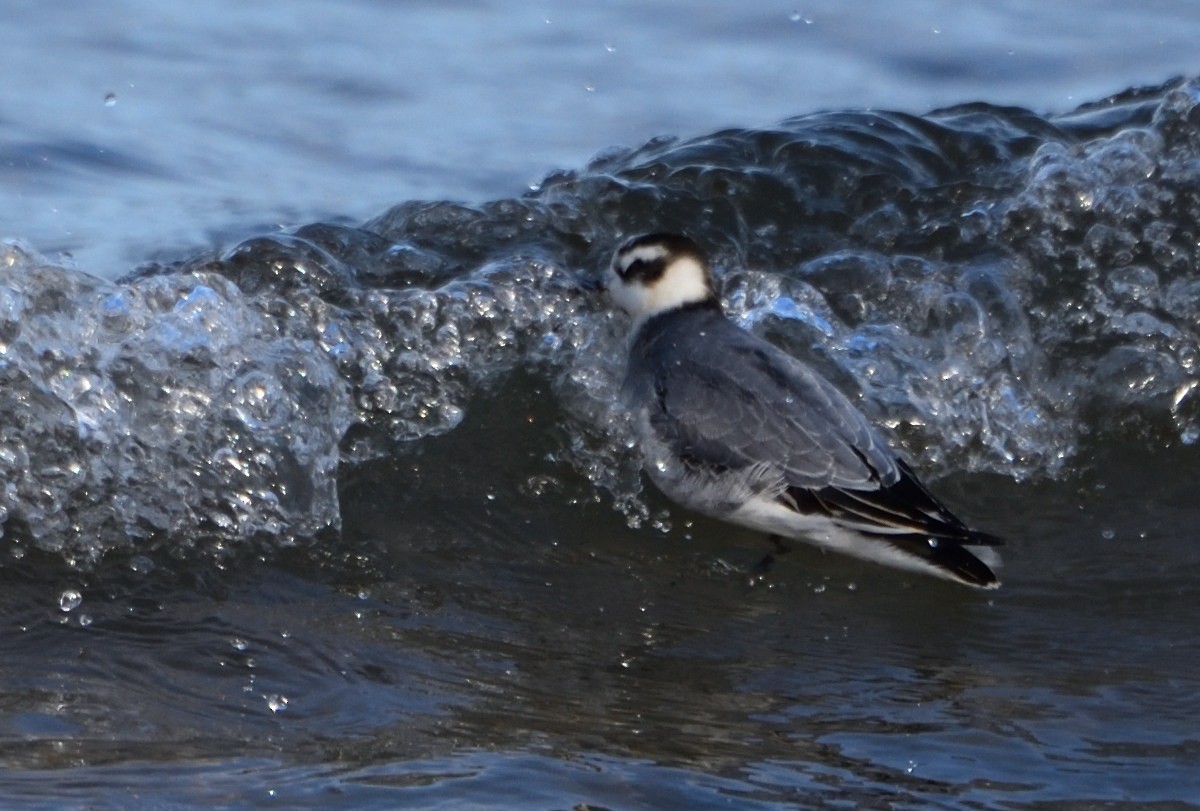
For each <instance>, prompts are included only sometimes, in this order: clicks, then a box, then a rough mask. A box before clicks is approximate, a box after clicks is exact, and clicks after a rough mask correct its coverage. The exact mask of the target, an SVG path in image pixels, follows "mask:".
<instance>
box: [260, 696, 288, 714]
mask: <svg viewBox="0 0 1200 811" xmlns="http://www.w3.org/2000/svg"><path fill="white" fill-rule="evenodd" d="M263 698H265V699H266V700H267V709H269V710H270V711H271V712H274V713H280V712H283V711H284V710H286V709H287V706H288V697H287V696H283V695H279V694H278V693H271V694H270V695H266V696H263Z"/></svg>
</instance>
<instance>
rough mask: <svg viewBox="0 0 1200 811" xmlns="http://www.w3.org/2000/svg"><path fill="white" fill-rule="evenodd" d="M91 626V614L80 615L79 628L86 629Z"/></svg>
mask: <svg viewBox="0 0 1200 811" xmlns="http://www.w3.org/2000/svg"><path fill="white" fill-rule="evenodd" d="M91 624H92V615H91V614H80V615H79V627H80V628H86V627H88V626H89V625H91Z"/></svg>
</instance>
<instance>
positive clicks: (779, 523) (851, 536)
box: [724, 496, 1000, 588]
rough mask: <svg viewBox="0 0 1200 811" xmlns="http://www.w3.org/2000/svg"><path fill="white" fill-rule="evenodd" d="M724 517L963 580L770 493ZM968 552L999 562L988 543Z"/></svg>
mask: <svg viewBox="0 0 1200 811" xmlns="http://www.w3.org/2000/svg"><path fill="white" fill-rule="evenodd" d="M724 518H725V520H726V521H730V522H731V523H734V524H741V525H742V526H744V527H749V528H751V529H757V530H759V531H760V532H766V533H769V534H772V535H781V536H783V537H785V538H791V539H792V540H795V541H804V542H805V543H810V544H813V545H814V546H819V547H821V548H822V549H830V550H832V551H834V552H840V553H842V554H844V555H850V556H852V557H856V558H859V559H860V560H869V561H871V562H873V563H882V564H884V565H886V566H892V567H894V568H897V569H904V570H906V571H910V572H920V573H922V574H931V575H935V576H936V577H941V578H943V579H945V580H950V581H953V582H956V583H961V582H963V581H962V579H961V578H959V577H957V576H955V575H954V574H953V573H952V572H949V571H947V570H945V569H942V568H941V567H938V566H934V565H933V564H931V563H929V562H928V561H925V560H923V559H922V558H919V557H916V556H914V555H910V554H908V553H906V552H904V551H902V550H901V549H899V548H897V547H895V546H892V545H891V544H889V543H887V542H885V541H883V540H879V539H876V538H870V537H867V536H865V535H862V534H860V533H858V532H855V531H854V530H852V529H847V528H845V527H843V526H840V525H838V524H837V522H835V521H833V520H831V519H830V518H828V517H826V516H820V515H804V514H802V513H797V512H796V511H794V510H791V509H789V508H788V507H786V506H784V505H783V504H780V503H779V502H778V501H776V500H775V499H774V498H771V497H769V496H768V497H764V496H754V497H752V498H751V499H749V500H748V501H746V502H745V503H744V504H742V506H740V507H738V508H737V509H736V510H734V511H733V512H731V513H729V514H728V515H726V516H724ZM971 552H972V554H974V555H976V556H977V557H979V558H980V559H981V560H983V562H984V563H985V564H988V565H993V564H998V563H999V561H1000V556H999V555H997V554H995V552H994V551H993V550H992V549H989V548H987V547H978V546H973V547H971ZM980 553H982V554H980ZM989 558H990V560H989ZM972 585H974V584H972ZM997 585H999V584H998V583H997V584H992V585H988V586H984V588H995V587H996V586H997Z"/></svg>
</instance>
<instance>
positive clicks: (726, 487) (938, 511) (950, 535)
mask: <svg viewBox="0 0 1200 811" xmlns="http://www.w3.org/2000/svg"><path fill="white" fill-rule="evenodd" d="M601 286H602V287H603V288H605V289H606V290H607V292H608V295H609V297H610V299H611V300H612V302H613V303H614V304H615V305H616V306H617V307H618V308H620V309H621V310H623V311H624V312H625V313H627V314H628V316H629V318H630V319H631V324H630V337H629V344H628V359H627V365H626V373H625V380H624V384H623V386H622V388H621V396H620V402H621V403H622V404H623V407H624V408H627V409H628V411H629V413H630V417H631V420H632V424H633V426H634V430H635V432H636V435H637V440H638V444H639V446H640V450H641V455H642V463H643V470H645V472H646V473H647V475H648V477H649V479H650V480H651V481H652V482H653V483H654V484H655V486H657V487H658V489H659V490H660V491H662V493H663V494H664V495H666V496H667V497H668V498H669V499H671V500H672V501H674V502H676V503H677V504H679V505H682V506H683V507H685V508H688V509H690V510H694V511H696V512H699V513H701V514H704V515H707V516H710V517H712V518H716V519H719V520H723V521H726V522H729V523H732V524H735V525H740V526H744V527H747V528H750V529H753V530H757V531H760V532H763V533H766V534H768V535H771V536H773V537H775V538H777V539H778V538H784V539H791V540H795V541H801V542H807V543H811V544H814V545H816V546H817V547H820V548H823V549H826V550H831V551H835V552H840V553H844V554H846V555H850V556H853V557H856V558H860V559H865V560H868V561H873V562H876V563H881V564H885V565H888V566H891V567H894V568H896V569H900V570H906V571H910V572H919V573H923V574H929V575H934V576H937V577H941V578H944V579H946V580H950V581H954V582H957V583H961V584H964V585H967V586H973V587H976V588H981V589H993V588H996V587H998V586H999V585H1000V580H999V578H998V577H997V576H996V573H995V572H994V571H993V568H992V567H993V566H998V564H999V555H997V554H996V552H995V550H994V549H993V547H995V546H998V545H1001V544H1003V540H1002V539H1000V538H999V537H997V536H995V535H990V534H988V533H985V532H980V531H977V530H974V529H971V528H969V527H968V526H967V525H966V524H965V523H963V521H962V520H960V519H959V518H958V517H957V516H955V515H954V513H952V512H951V511H950V510H949V509H948V508H947V507H946V506H945V505H944V504H942V502H940V501H939V500H938V499H937V498H936V497H935V496H934V495H933V494H932V493H931V492H930V491H929V489H928V488H927V487H926V486H925V485H924V484H922V483H921V481H920V480H919V479H918V478H917V475H916V473H915V472H914V471H913V469H912V468H911V467H910V466H909V465H908V464H907V463H906V462H905V461H904V460H903V459H902V458H901V457H900V456H899V455H898V454H897V453H896V452H895V451H893V450H892V448H891V447H889V445H888V443H887V442H886V441H885V440H884V439H883V437H882V436H881V434H880V433H879V431H878V430H876V429H875V428H874V427H873V426H872V425H871V424H870V422H869V421H868V419H867V418H866V416H865V415H864V414H863V413H862V412H861V411H860V410H859V409H858V408H857V407H856V406H855V405H854V403H853V402H851V400H850V399H849V398H848V397H847V396H846V395H845V394H843V393H842V392H841V391H840V390H839V389H837V388H836V387H835V386H834V385H833V384H831V383H830V382H829V381H828V380H826V379H825V378H823V377H822V376H821V375H820V374H819V373H818V372H816V371H815V370H814V369H812V368H811V367H810V366H808V365H807V364H805V363H803V362H801V361H800V360H799V359H797V358H795V357H793V356H792V355H790V354H788V353H786V352H784V351H783V350H781V349H780V348H778V347H776V346H775V345H774V344H772V343H770V342H768V341H766V340H764V339H762V338H760V337H758V336H756V335H754V334H753V333H751V332H749V331H747V330H745V329H742V328H741V327H739V326H738V325H737V324H735V323H734V322H733V321H731V320H730V319H729V318H728V317H727V316H726V314H725V312H724V308H723V307H722V304H721V300H720V297H719V296H718V293H717V287H716V283H715V279H714V275H713V273H712V270H711V268H710V264H709V261H708V258H707V256H706V255H705V253H704V251H703V250H702V249H701V248H700V247H699V246H698V245H697V244H696V242H695V241H693V240H692V239H691V238H689V237H687V236H683V235H681V234H674V233H649V234H642V235H638V236H633V237H631V238H629V239H627V240H625V241H624V242H623V243H622V244H621V245H620V246H619V247H618V248H617V249H616V251H615V252H614V253H613V258H612V262H611V264H610V265H609V267H608V269H607V270H606V271H605V273H604V278H603V281H602V282H601ZM985 561H986V562H985Z"/></svg>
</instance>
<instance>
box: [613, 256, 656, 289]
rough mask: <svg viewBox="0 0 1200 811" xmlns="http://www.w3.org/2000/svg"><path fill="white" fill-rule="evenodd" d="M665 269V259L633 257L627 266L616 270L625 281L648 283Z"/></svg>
mask: <svg viewBox="0 0 1200 811" xmlns="http://www.w3.org/2000/svg"><path fill="white" fill-rule="evenodd" d="M666 269H667V263H666V260H665V259H634V260H633V261H632V262H630V263H629V266H628V267H626V268H625V269H624V270H622V271H618V275H619V276H620V277H621V278H622V279H624V280H625V281H627V282H632V281H638V282H641V283H642V284H649V283H651V282H654V281H657V280H658V278H659V277H660V276H662V275H663V271H665V270H666Z"/></svg>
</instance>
